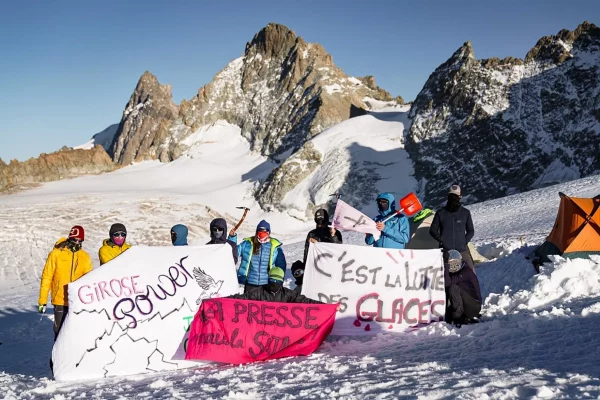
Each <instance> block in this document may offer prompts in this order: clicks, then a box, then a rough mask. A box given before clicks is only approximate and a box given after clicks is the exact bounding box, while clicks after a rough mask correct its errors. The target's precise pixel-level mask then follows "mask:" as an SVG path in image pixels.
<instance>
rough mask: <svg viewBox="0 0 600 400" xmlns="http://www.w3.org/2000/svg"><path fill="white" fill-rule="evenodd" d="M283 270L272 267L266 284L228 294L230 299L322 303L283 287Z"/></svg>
mask: <svg viewBox="0 0 600 400" xmlns="http://www.w3.org/2000/svg"><path fill="white" fill-rule="evenodd" d="M284 274H285V272H283V270H282V269H281V268H279V267H273V268H271V270H270V271H269V281H268V283H267V284H266V285H262V286H259V287H257V288H254V289H252V290H249V291H248V292H246V293H244V294H234V295H232V296H228V297H229V298H231V299H242V300H257V301H269V302H276V303H304V304H324V303H323V302H321V301H317V300H313V299H309V298H308V297H306V296H303V295H301V294H300V292H296V291H295V290H291V289H288V288H285V287H283V277H284Z"/></svg>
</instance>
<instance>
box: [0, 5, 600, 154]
mask: <svg viewBox="0 0 600 400" xmlns="http://www.w3.org/2000/svg"><path fill="white" fill-rule="evenodd" d="M599 17H600V1H596V0H590V1H577V0H571V1H564V0H562V1H554V0H527V1H524V0H521V1H513V0H504V1H495V2H491V1H441V0H440V1H437V0H432V1H410V2H409V1H400V0H390V1H375V0H374V1H372V2H366V1H356V2H353V1H349V0H346V1H337V0H319V1H312V0H303V1H285V0H278V1H271V0H268V1H267V0H265V1H261V0H254V1H227V0H222V1H183V0H177V1H166V0H165V1H149V0H146V1H134V0H131V1H129V0H128V1H96V2H92V1H53V0H44V1H13V2H3V3H2V4H1V5H0V121H2V122H1V123H0V157H1V158H2V159H4V160H5V161H7V160H9V159H12V158H17V159H19V160H23V159H26V158H28V157H32V156H37V155H38V154H39V153H40V152H52V151H55V150H57V149H59V148H60V147H62V146H63V145H68V146H75V145H78V144H82V143H85V142H86V141H87V140H88V139H89V138H90V137H91V136H92V135H93V134H94V133H97V132H100V131H101V130H103V129H104V128H106V127H107V126H108V125H110V124H113V123H118V122H119V121H120V118H121V113H122V111H123V108H124V106H125V104H126V103H127V101H128V100H129V96H130V95H131V92H132V91H133V89H134V87H135V85H136V83H137V80H138V79H139V77H140V76H141V74H142V73H143V72H144V71H145V70H150V71H151V72H152V73H154V74H155V75H156V76H157V77H158V79H159V81H160V82H161V83H170V84H172V85H173V97H174V100H175V101H176V102H179V101H181V100H182V99H185V98H191V97H192V96H194V95H195V94H196V93H197V91H198V89H199V88H200V87H201V86H203V85H204V84H206V83H208V82H210V80H211V79H212V78H213V76H214V75H215V74H216V73H217V72H218V71H219V70H220V69H221V68H223V67H224V66H225V65H226V64H227V63H228V62H229V61H231V60H232V59H234V58H237V57H239V56H240V55H241V54H242V53H243V51H244V46H245V44H246V42H247V41H250V40H251V39H252V37H253V35H254V34H255V33H256V32H258V31H259V30H260V29H261V28H262V27H264V26H265V25H266V24H267V23H269V22H278V23H282V24H284V25H287V26H288V27H290V28H291V29H293V30H294V31H295V32H296V33H297V34H298V35H300V36H302V37H304V38H305V40H306V41H308V42H318V43H321V44H322V45H323V46H324V47H325V49H326V50H327V51H328V52H329V53H330V54H331V55H332V56H333V60H334V62H335V63H336V65H338V66H339V67H341V68H342V69H343V70H344V71H345V72H346V73H347V74H349V75H354V76H364V75H374V76H375V79H376V81H377V83H378V84H379V85H380V86H381V87H383V88H384V89H386V90H388V91H389V92H391V93H392V94H393V95H401V96H403V97H404V98H405V99H407V100H411V99H414V97H415V96H416V95H417V94H418V92H419V91H420V89H421V88H422V86H423V84H424V83H425V81H426V80H427V77H428V76H429V74H430V73H431V72H433V70H434V69H435V68H436V67H437V66H438V65H439V64H441V63H442V62H444V61H445V60H446V59H447V58H448V57H450V55H451V54H452V53H453V52H454V51H455V50H456V49H457V48H458V47H460V46H461V45H462V44H463V43H464V42H465V41H467V40H470V41H471V42H472V43H473V47H474V50H475V55H476V57H477V58H489V57H494V56H497V57H500V58H502V57H505V56H515V57H524V56H525V54H526V52H527V51H528V50H529V49H530V48H531V47H532V46H534V45H535V43H536V42H537V40H538V39H539V38H540V37H542V36H544V35H550V34H555V33H557V32H558V31H559V30H560V29H563V28H568V29H574V28H576V27H577V25H578V24H580V23H581V22H583V21H584V20H589V21H591V22H593V23H596V24H600V18H599Z"/></svg>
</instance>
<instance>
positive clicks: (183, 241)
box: [171, 224, 188, 246]
mask: <svg viewBox="0 0 600 400" xmlns="http://www.w3.org/2000/svg"><path fill="white" fill-rule="evenodd" d="M187 237H188V228H187V226H185V225H181V224H177V225H175V226H174V227H172V228H171V242H172V243H173V246H187V245H188V242H187Z"/></svg>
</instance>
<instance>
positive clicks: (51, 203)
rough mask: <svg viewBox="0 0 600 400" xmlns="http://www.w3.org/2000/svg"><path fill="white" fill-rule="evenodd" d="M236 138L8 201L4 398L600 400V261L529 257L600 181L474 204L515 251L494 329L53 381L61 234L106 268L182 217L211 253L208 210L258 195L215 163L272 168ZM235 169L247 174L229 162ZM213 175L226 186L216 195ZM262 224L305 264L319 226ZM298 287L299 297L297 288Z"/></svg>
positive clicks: (481, 239) (490, 297) (1, 355)
mask: <svg viewBox="0 0 600 400" xmlns="http://www.w3.org/2000/svg"><path fill="white" fill-rule="evenodd" d="M236 129H238V128H235V127H231V126H230V125H226V124H222V125H219V124H217V125H215V126H213V127H212V128H211V127H206V128H204V129H203V130H201V131H200V132H197V133H196V134H195V136H194V137H192V138H191V139H190V140H191V141H192V142H193V143H190V144H191V145H192V150H191V152H190V154H188V156H187V157H185V158H182V159H181V160H178V161H177V162H174V163H170V164H164V165H163V164H159V163H144V164H140V165H136V166H133V167H129V168H125V169H122V170H120V171H118V172H115V173H111V174H106V175H103V176H98V177H86V178H79V179H74V180H71V181H62V182H57V183H52V184H47V185H45V186H44V187H42V188H40V189H38V190H36V191H30V192H23V193H20V194H17V195H11V196H4V197H0V227H1V230H2V232H3V234H2V235H0V282H2V284H1V286H2V287H1V289H0V342H2V345H0V390H1V391H2V393H3V394H4V395H5V396H6V397H7V398H22V399H31V398H56V399H58V398H60V399H72V398H83V397H85V398H117V397H120V398H133V397H136V398H165V399H166V398H169V399H170V398H207V397H210V398H289V399H292V398H322V397H328V398H357V399H358V398H360V399H364V398H378V399H385V398H402V397H409V398H414V397H418V396H421V397H424V398H425V397H426V398H457V397H460V398H502V399H511V398H551V397H567V398H590V397H591V398H597V397H598V396H600V363H598V361H597V358H598V349H599V348H600V335H599V333H600V332H599V328H598V326H600V287H599V286H600V284H599V279H600V266H599V263H600V260H599V259H598V258H595V259H593V260H592V261H563V260H557V262H556V263H554V264H547V265H544V266H543V267H542V271H541V274H539V275H538V276H534V269H533V267H532V266H531V264H530V262H529V261H528V260H526V259H525V254H527V252H529V251H531V250H532V249H533V247H532V245H533V244H536V243H540V242H541V241H542V240H543V237H544V236H545V235H546V234H547V233H548V232H549V231H550V229H551V228H552V224H553V222H554V217H555V215H556V209H557V207H558V202H559V199H558V195H557V192H558V191H563V192H565V193H567V194H569V195H571V196H582V197H583V196H592V195H595V194H598V193H600V177H591V178H587V179H584V180H579V181H574V182H570V183H567V184H562V185H559V186H555V187H549V188H545V189H542V190H536V191H532V192H528V193H523V194H520V195H516V196H511V197H506V198H503V199H496V200H494V201H490V202H486V203H481V204H476V205H473V206H472V207H471V209H472V211H473V216H474V221H475V229H476V237H475V242H476V244H477V245H478V246H479V248H480V249H482V248H483V247H485V246H488V248H497V249H502V250H503V251H504V252H505V254H504V256H503V257H502V258H499V259H497V260H494V261H491V262H488V263H484V264H479V265H478V267H477V274H478V276H479V279H480V281H481V286H482V292H483V297H484V299H485V304H484V312H483V313H484V318H485V319H486V321H485V322H483V323H481V324H478V325H471V326H463V327H462V328H461V329H456V328H453V327H450V326H448V325H446V324H445V323H438V324H433V325H431V326H428V327H426V328H423V329H420V330H418V331H415V332H412V333H410V334H404V335H389V334H388V335H379V336H376V337H373V338H369V339H361V340H358V339H352V338H333V337H332V338H329V339H328V340H327V342H326V343H325V344H324V345H323V346H322V347H321V348H320V349H319V350H318V351H317V352H316V353H315V354H313V355H312V356H310V357H299V358H292V359H282V360H278V361H273V362H266V363H257V364H251V365H245V366H209V367H205V368H199V369H194V370H183V371H176V372H169V373H161V374H150V375H141V376H132V377H127V378H115V379H106V380H100V381H94V382H78V383H58V382H54V381H52V380H50V379H49V371H48V356H49V354H50V349H51V347H52V333H51V330H52V326H51V325H52V320H51V318H52V317H51V315H44V316H42V317H41V318H40V315H39V314H37V313H36V312H35V302H36V300H37V290H38V285H39V275H40V272H41V269H42V266H43V262H44V260H45V256H46V254H47V252H48V251H49V249H50V248H51V246H52V244H53V243H54V241H55V240H56V238H57V237H59V236H60V235H63V234H65V233H66V231H67V230H68V229H69V227H70V226H71V225H72V224H73V223H75V222H77V223H81V224H83V225H84V226H85V227H86V229H87V230H86V234H87V237H86V242H85V244H84V247H85V248H86V249H87V250H90V253H91V254H92V256H93V259H94V265H95V266H97V265H98V261H97V258H96V254H97V248H98V245H99V244H100V240H101V239H102V238H104V237H105V235H106V233H107V230H108V228H109V226H110V224H111V223H113V222H115V221H117V220H122V221H124V222H125V223H126V224H127V226H128V228H129V231H130V239H131V240H132V242H133V243H134V244H141V243H143V244H153V245H168V244H169V238H168V229H169V227H170V226H171V225H172V224H174V223H176V222H185V223H188V225H190V227H191V235H192V242H194V243H202V241H203V240H204V239H205V236H206V233H205V231H204V230H203V229H205V227H206V226H207V224H208V220H209V218H211V217H212V216H213V215H216V211H214V210H212V209H208V208H207V207H205V206H204V205H202V204H203V201H204V200H205V199H212V203H211V204H215V203H217V201H218V203H221V202H222V203H223V206H222V207H223V208H221V209H223V210H228V209H229V206H230V205H232V206H233V205H237V204H239V202H240V200H241V198H240V196H241V194H240V193H241V190H242V189H243V188H246V189H248V190H249V189H250V188H251V185H250V184H249V183H248V182H247V183H242V182H236V181H235V180H234V179H233V178H231V176H230V175H227V174H223V175H218V174H216V173H214V172H212V173H211V172H208V171H207V170H206V168H207V166H208V165H218V166H219V168H221V167H222V168H224V169H225V168H229V169H231V171H232V174H233V173H237V172H235V171H237V170H236V168H239V169H240V171H241V170H245V169H247V168H248V167H251V166H254V169H255V172H254V173H253V174H252V175H251V176H252V179H260V176H264V174H263V173H262V172H261V171H268V170H269V168H271V166H269V165H268V164H266V165H265V162H266V161H265V160H264V159H263V158H262V157H260V156H256V157H253V156H248V155H247V153H246V150H247V149H244V146H247V145H248V144H247V143H245V142H236V140H237V139H234V138H237V137H239V135H238V134H236V132H237V131H236ZM227 138H228V139H227ZM232 160H237V162H238V163H239V164H240V165H239V166H237V167H236V166H235V165H234V164H232V165H229V164H227V162H228V161H229V162H232ZM221 163H222V164H221ZM261 168H262V169H261ZM211 171H213V170H211ZM228 176H229V177H228ZM249 179H250V178H249ZM252 179H250V180H252ZM204 180H206V182H211V183H210V184H205V185H202V182H204ZM238 180H239V179H238ZM154 185H155V186H154ZM228 196H231V198H228ZM236 196H237V197H236ZM246 199H247V201H250V200H249V199H251V196H250V195H248V196H247V197H246ZM245 204H249V203H245ZM218 206H219V204H215V207H216V208H217V209H219V207H218ZM262 217H267V218H268V219H269V220H270V221H272V222H273V221H274V222H273V229H274V231H275V232H274V233H275V235H276V236H278V237H281V236H282V235H283V236H284V237H285V238H286V239H287V240H285V243H286V245H285V246H284V250H285V252H286V255H287V258H288V260H289V261H290V262H292V261H294V260H296V259H298V258H300V257H301V254H302V247H303V243H302V242H298V243H292V244H290V243H291V242H294V241H301V240H302V239H303V236H304V232H305V231H302V229H308V227H309V225H310V224H308V225H303V224H301V223H300V222H299V221H297V220H296V219H294V218H291V217H289V216H287V215H285V214H280V213H272V214H262V215H260V214H259V213H258V211H256V210H255V209H253V211H252V215H251V219H254V220H256V219H257V218H262ZM231 218H233V216H232V217H231ZM250 225H251V224H250ZM246 232H248V230H246ZM280 233H281V234H280ZM344 237H345V241H346V242H348V243H355V244H359V243H361V241H362V238H363V236H362V235H354V234H350V233H347V234H345V236H344ZM521 237H523V246H522V245H521V240H522V239H521ZM286 284H287V285H292V286H293V284H291V279H290V278H289V277H288V278H287V279H286Z"/></svg>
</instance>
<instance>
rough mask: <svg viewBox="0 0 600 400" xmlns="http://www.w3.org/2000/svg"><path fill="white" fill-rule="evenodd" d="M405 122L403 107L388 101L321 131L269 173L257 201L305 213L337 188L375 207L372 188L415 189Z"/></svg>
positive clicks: (357, 202) (352, 201)
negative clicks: (386, 103)
mask: <svg viewBox="0 0 600 400" xmlns="http://www.w3.org/2000/svg"><path fill="white" fill-rule="evenodd" d="M382 103H383V102H382ZM408 125H409V124H408V107H407V106H402V107H389V106H388V107H382V108H381V109H379V110H378V111H377V112H371V113H369V114H367V115H363V116H360V117H355V118H351V119H349V120H347V121H344V122H342V123H340V124H338V125H335V126H334V127H332V128H329V129H327V130H325V131H324V132H322V133H321V134H319V135H317V136H316V137H315V138H313V139H311V140H309V141H308V142H307V143H306V144H305V145H304V146H303V148H302V149H300V150H299V151H298V152H296V153H294V154H293V155H291V156H290V157H289V158H288V159H287V160H286V161H285V162H284V163H283V164H281V166H279V167H278V168H277V169H275V170H274V171H273V172H272V173H271V174H270V175H269V177H268V178H267V180H266V181H265V182H264V183H263V184H262V185H261V187H260V189H259V192H258V195H257V197H258V199H259V202H260V203H261V204H262V205H263V206H264V207H265V208H266V209H279V210H286V211H287V212H288V213H289V214H290V215H295V216H298V217H299V218H306V216H310V215H312V213H313V212H314V209H315V208H317V207H320V206H326V204H327V203H328V202H331V201H333V200H334V197H332V196H331V195H332V194H334V193H342V195H343V199H344V200H345V201H346V202H348V203H350V204H354V205H355V206H356V207H361V208H365V209H366V210H367V211H368V212H370V213H372V212H374V211H375V207H374V202H373V200H374V195H375V194H376V193H379V192H382V191H390V192H394V193H396V195H397V196H399V197H401V196H403V195H405V194H407V193H409V192H411V191H413V190H415V186H416V181H415V179H414V178H413V177H412V175H413V167H412V162H411V161H410V159H409V157H408V153H407V152H406V151H405V150H404V143H403V134H404V130H405V127H406V126H408Z"/></svg>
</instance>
